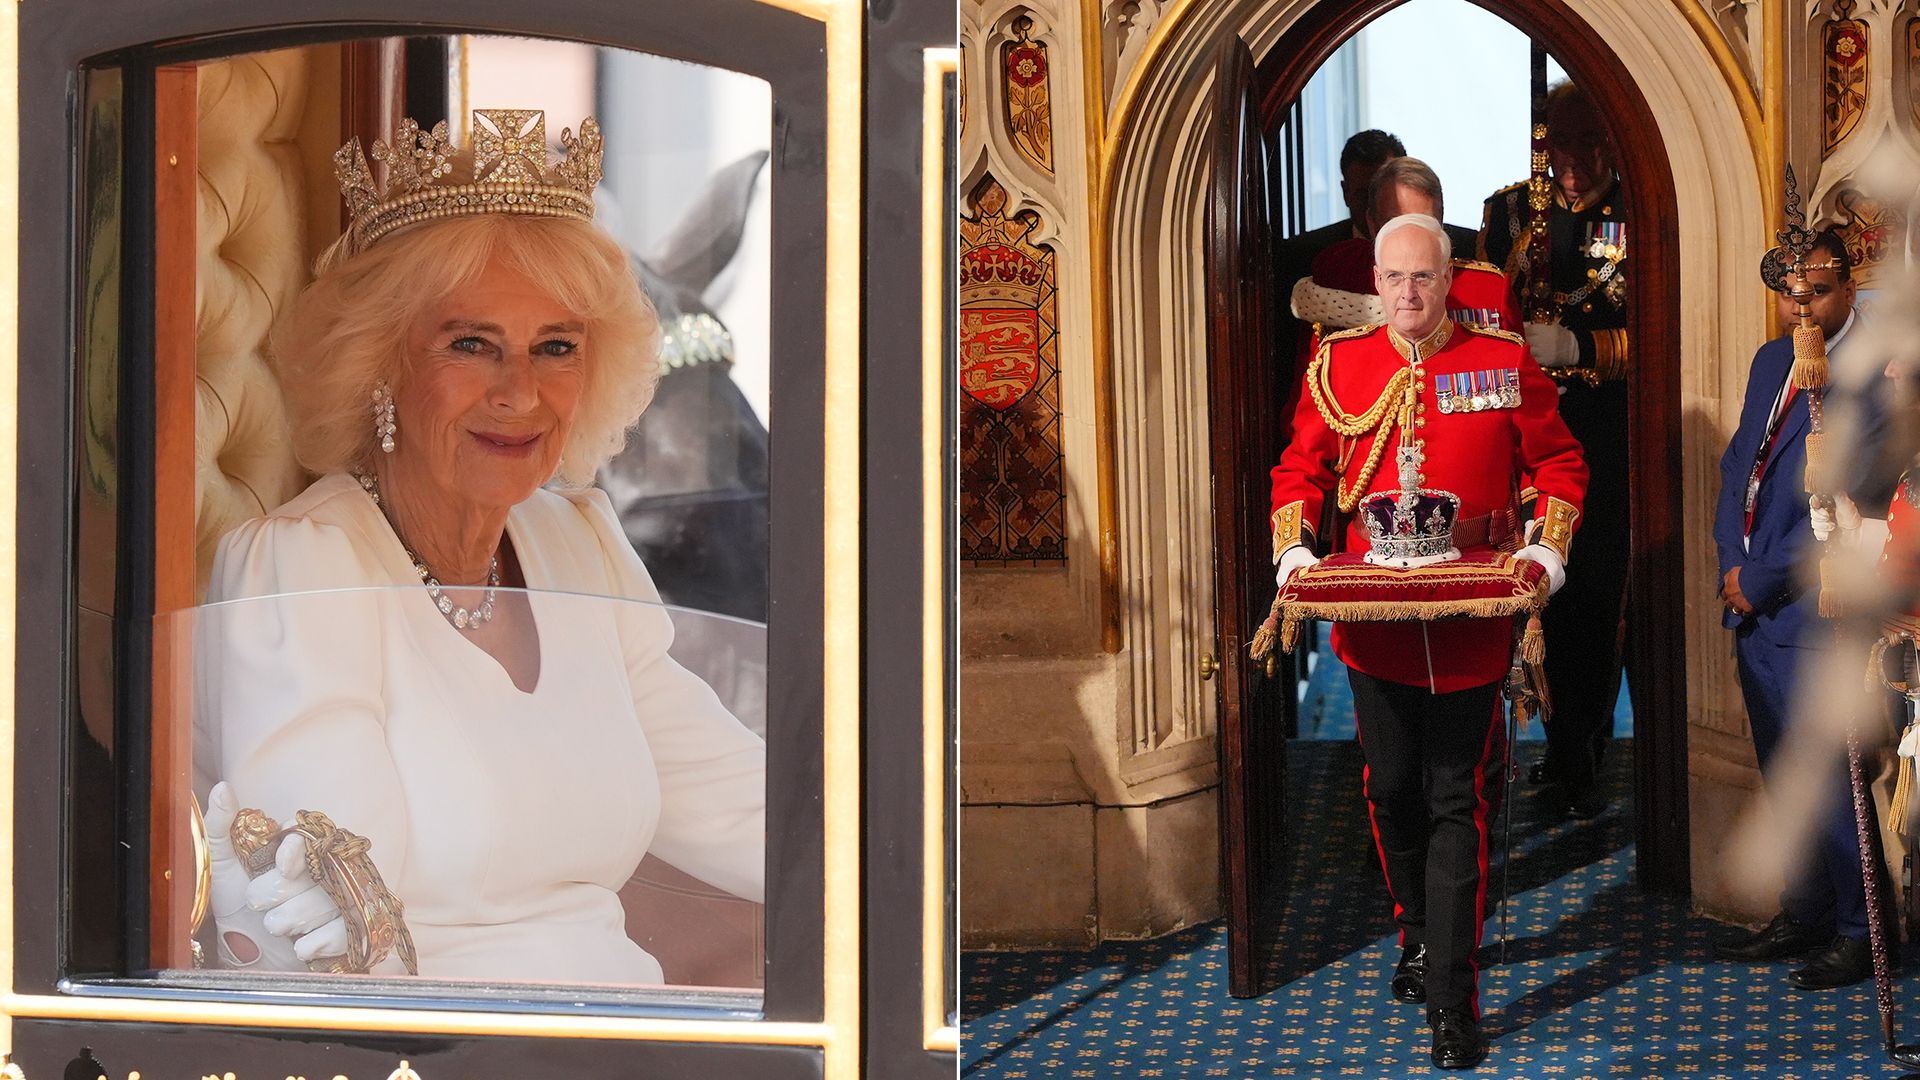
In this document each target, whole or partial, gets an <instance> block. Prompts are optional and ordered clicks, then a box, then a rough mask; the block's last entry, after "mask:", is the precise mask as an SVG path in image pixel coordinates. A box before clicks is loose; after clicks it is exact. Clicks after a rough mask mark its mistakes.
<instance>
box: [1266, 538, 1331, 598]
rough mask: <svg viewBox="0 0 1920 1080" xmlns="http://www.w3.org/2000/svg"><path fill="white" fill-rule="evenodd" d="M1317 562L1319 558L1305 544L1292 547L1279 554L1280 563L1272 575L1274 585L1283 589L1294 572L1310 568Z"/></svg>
mask: <svg viewBox="0 0 1920 1080" xmlns="http://www.w3.org/2000/svg"><path fill="white" fill-rule="evenodd" d="M1319 561H1320V557H1319V556H1317V555H1315V554H1314V553H1313V549H1312V548H1310V547H1308V546H1306V545H1305V544H1295V545H1293V546H1292V547H1290V548H1288V549H1287V550H1285V551H1283V552H1281V553H1280V563H1279V566H1278V568H1277V569H1276V572H1275V573H1274V575H1273V581H1274V584H1276V585H1279V586H1280V587H1282V588H1285V587H1286V584H1287V579H1288V578H1290V577H1292V576H1293V572H1294V571H1295V570H1299V569H1301V568H1303V567H1308V566H1312V565H1313V564H1314V563H1317V562H1319Z"/></svg>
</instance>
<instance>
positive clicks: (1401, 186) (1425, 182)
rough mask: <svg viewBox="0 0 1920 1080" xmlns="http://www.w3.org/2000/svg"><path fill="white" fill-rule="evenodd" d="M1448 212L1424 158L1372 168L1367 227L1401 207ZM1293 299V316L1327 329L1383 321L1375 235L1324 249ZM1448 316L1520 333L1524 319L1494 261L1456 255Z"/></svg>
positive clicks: (1437, 179)
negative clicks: (1375, 274)
mask: <svg viewBox="0 0 1920 1080" xmlns="http://www.w3.org/2000/svg"><path fill="white" fill-rule="evenodd" d="M1445 211H1446V204H1445V200H1444V193H1443V192H1442V190H1441V188H1440V177H1439V176H1438V175H1437V174H1436V173H1434V171H1433V169H1432V168H1431V167H1429V166H1428V165H1427V163H1426V162H1424V161H1421V160H1420V159H1419V158H1412V157H1398V158H1394V159H1393V160H1391V161H1388V162H1387V163H1386V164H1384V165H1382V166H1380V168H1379V169H1378V170H1377V171H1375V172H1374V174H1373V185H1372V187H1371V188H1370V189H1369V191H1368V195H1367V219H1366V220H1367V229H1368V232H1369V233H1372V232H1374V231H1377V230H1378V229H1379V228H1380V226H1381V225H1383V224H1385V223H1386V222H1388V221H1391V220H1393V219H1394V218H1396V217H1399V216H1400V215H1402V214H1425V215H1426V216H1428V217H1431V218H1434V219H1436V220H1445V219H1444V217H1443V215H1444V213H1445ZM1291 300H1292V305H1293V314H1294V316H1295V317H1296V318H1299V319H1303V320H1305V321H1307V322H1310V323H1316V324H1318V325H1319V326H1320V327H1321V330H1322V332H1325V331H1327V330H1332V329H1336V328H1337V329H1346V328H1347V327H1351V326H1361V325H1364V324H1366V323H1370V322H1380V321H1382V319H1383V318H1384V313H1385V308H1384V307H1382V306H1381V304H1380V300H1379V298H1378V297H1377V296H1376V295H1375V289H1374V284H1373V242H1372V240H1370V239H1353V240H1343V241H1341V242H1339V243H1337V244H1334V245H1332V246H1330V247H1328V248H1327V249H1326V250H1325V251H1323V252H1321V253H1320V254H1319V255H1318V256H1316V257H1315V258H1314V260H1313V276H1312V277H1311V278H1302V279H1301V281H1300V282H1299V284H1297V285H1295V286H1294V287H1293V294H1292V298H1291ZM1447 317H1448V318H1451V319H1453V320H1454V321H1455V322H1463V323H1475V324H1477V325H1480V326H1487V327H1492V328H1493V329H1495V330H1511V331H1515V332H1518V331H1519V329H1520V325H1521V324H1520V309H1519V308H1517V307H1515V306H1514V303H1513V290H1512V289H1511V288H1509V287H1508V284H1507V276H1506V275H1505V274H1503V273H1501V272H1500V268H1499V267H1497V266H1494V265H1493V264H1492V263H1484V262H1475V261H1473V260H1471V259H1455V260H1453V284H1452V286H1451V287H1450V288H1449V289H1448V290H1447ZM1315 345H1316V347H1317V345H1318V343H1317V342H1316V343H1315ZM1309 355H1311V350H1309Z"/></svg>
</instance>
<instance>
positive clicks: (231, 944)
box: [206, 781, 307, 971]
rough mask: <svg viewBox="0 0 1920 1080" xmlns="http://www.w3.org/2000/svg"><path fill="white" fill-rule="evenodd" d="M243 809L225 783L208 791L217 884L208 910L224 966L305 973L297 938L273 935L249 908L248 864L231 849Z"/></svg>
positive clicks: (209, 831)
mask: <svg viewBox="0 0 1920 1080" xmlns="http://www.w3.org/2000/svg"><path fill="white" fill-rule="evenodd" d="M239 812H240V804H239V802H238V801H237V800H236V799H235V798H234V795H233V788H232V787H230V786H229V785H228V784H227V783H226V782H225V781H222V782H220V783H218V784H215V785H213V790H212V791H211V792H209V793H208V794H207V813H206V827H207V855H208V860H209V863H210V869H211V872H212V873H211V876H212V878H213V887H212V890H211V895H210V896H209V897H208V904H207V910H208V911H209V912H211V913H212V915H213V926H214V930H215V931H216V934H215V936H216V938H217V939H218V942H217V945H216V948H217V953H218V956H219V958H220V965H221V966H222V967H230V968H251V967H258V968H261V969H263V970H266V971H305V970H306V967H307V966H306V965H305V964H303V963H301V962H300V958H299V957H298V956H297V955H295V953H294V948H293V942H291V941H288V940H287V939H285V938H282V937H276V936H274V935H273V934H272V933H271V932H270V931H268V930H267V927H266V920H265V918H264V917H263V916H262V915H261V914H260V912H257V911H255V910H253V909H252V908H250V907H248V906H247V886H248V885H250V884H252V880H253V879H251V878H249V877H248V876H247V868H246V867H245V866H243V865H241V862H240V857H239V856H238V855H236V854H235V853H234V850H233V819H234V817H235V815H237V814H239Z"/></svg>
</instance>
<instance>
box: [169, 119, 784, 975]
mask: <svg viewBox="0 0 1920 1080" xmlns="http://www.w3.org/2000/svg"><path fill="white" fill-rule="evenodd" d="M529 120H531V124H530V126H529ZM474 130H475V132H476V137H475V145H474V147H473V150H474V152H473V154H472V155H471V165H469V163H468V155H464V154H455V153H454V152H453V150H452V149H451V147H449V146H448V144H447V139H446V134H445V128H444V125H442V126H441V127H438V128H436V129H435V130H434V131H433V132H432V133H430V134H427V133H421V132H419V131H418V129H417V128H415V127H414V126H413V125H412V124H411V122H408V123H407V124H406V125H404V126H403V129H402V138H401V139H399V140H397V142H398V145H397V146H395V147H394V148H392V149H389V148H387V147H386V146H384V145H382V144H375V147H374V156H375V158H376V159H380V160H384V161H386V162H387V164H388V167H389V168H388V175H389V183H388V186H387V188H386V190H385V191H384V192H382V191H379V190H376V189H375V188H374V186H373V182H372V180H371V177H370V174H369V173H368V170H367V166H366V161H365V159H364V158H363V157H361V156H360V154H359V147H358V145H357V143H351V144H349V145H348V147H345V148H343V149H342V152H341V154H340V155H337V156H336V161H337V162H338V163H339V165H340V172H341V179H342V186H343V188H344V190H345V192H346V197H347V200H348V203H349V206H350V207H351V209H352V210H353V211H354V220H353V225H352V228H351V229H350V230H349V232H348V233H347V235H346V236H345V237H343V239H342V241H341V242H340V243H339V244H337V245H336V246H335V247H334V249H332V250H330V251H329V252H328V253H327V254H326V255H323V256H322V257H321V260H320V262H319V265H318V266H317V268H316V269H317V272H316V277H315V280H314V281H313V283H312V284H311V285H310V286H308V288H307V289H306V290H305V292H303V293H302V294H301V296H300V298H299V300H298V302H297V303H296V305H295V306H294V307H293V308H292V310H291V311H289V312H288V313H287V315H286V316H285V318H284V319H283V321H282V322H281V323H280V325H279V326H278V327H277V329H276V331H275V333H274V335H273V338H272V349H273V355H274V359H275V362H276V365H277V370H278V372H279V376H280V379H281V383H282V386H283V388H284V390H285V397H286V401H287V405H288V410H289V413H290V416H291V424H292V435H293V443H294V450H295V453H296V454H297V456H298V458H299V460H300V462H301V463H302V465H304V466H305V467H306V468H307V469H309V470H310V471H312V472H314V473H316V474H318V475H319V476H320V479H319V480H318V481H316V482H315V483H314V484H313V486H312V487H310V488H308V489H307V490H306V491H305V492H304V493H303V494H301V495H300V496H299V497H297V498H295V499H294V500H293V501H292V502H289V503H287V504H286V505H285V506H282V507H280V508H279V509H277V510H275V511H274V512H272V513H271V514H268V515H267V516H266V517H263V518H260V519H257V520H255V521H252V522H249V523H248V524H246V525H243V526H242V527H240V528H238V529H236V530H234V531H233V532H232V533H231V534H229V535H228V536H226V537H225V538H224V540H223V541H222V542H221V545H220V549H219V553H218V556H217V558H216V559H215V562H214V568H213V576H212V582H211V584H210V586H209V590H208V600H209V602H210V603H212V602H216V601H234V600H242V599H244V598H254V597H269V596H280V595H282V594H289V593H311V592H314V591H316V590H358V591H348V592H331V593H325V594H323V595H319V596H311V597H301V598H298V599H297V600H295V599H288V600H281V601H260V600H252V601H250V602H248V603H243V604H234V605H228V606H227V607H226V608H224V609H223V608H213V609H210V610H209V612H208V613H207V618H206V620H205V621H204V622H203V631H202V642H203V643H202V645H201V646H200V649H199V651H200V653H201V655H200V657H199V659H200V663H201V667H200V700H201V706H200V710H201V714H202V716H203V719H204V722H206V723H208V724H209V725H212V726H213V727H214V728H215V735H214V742H216V743H217V747H216V748H215V749H214V750H213V751H212V752H213V753H214V754H215V755H216V756H217V762H218V769H219V775H221V776H222V777H224V779H225V782H224V783H222V784H221V785H219V786H217V787H215V788H214V789H213V791H212V793H211V794H210V796H209V809H208V814H207V824H208V830H209V833H210V836H211V840H212V843H213V847H214V856H215V867H214V876H215V883H214V890H213V897H212V911H213V914H214V916H215V920H216V927H217V929H218V938H219V954H220V957H221V960H222V962H223V964H225V965H226V966H238V967H255V968H268V969H282V970H300V969H304V968H305V967H307V966H308V964H309V963H312V964H313V965H314V966H323V965H324V964H325V963H326V962H327V961H328V959H329V958H334V957H339V956H341V955H343V954H345V953H346V952H347V951H348V945H349V937H350V934H349V928H348V920H343V919H342V917H341V912H340V909H339V907H338V905H337V904H336V903H335V900H334V898H333V896H331V895H329V893H328V891H327V890H325V889H323V888H320V887H319V886H318V885H317V884H316V882H315V880H314V878H313V876H312V874H311V873H310V872H309V868H308V865H307V860H306V858H305V852H304V847H303V845H304V843H305V841H304V839H303V838H302V837H300V836H291V835H290V836H288V837H286V838H285V840H284V841H283V842H281V843H280V844H279V846H278V848H277V850H274V851H271V852H269V853H268V854H269V855H270V856H272V857H273V858H272V865H271V866H270V867H267V868H265V871H264V872H263V873H259V874H258V876H257V877H254V878H252V879H249V878H248V876H247V872H246V871H245V870H244V869H243V868H242V867H241V866H240V863H239V860H238V859H237V858H236V857H235V854H234V852H233V841H234V839H235V838H234V837H233V836H230V830H231V828H232V825H233V822H234V818H235V815H236V812H238V811H239V810H240V808H241V807H248V808H257V809H259V810H261V811H264V812H265V814H266V815H268V816H269V817H271V818H273V819H274V820H276V821H277V822H281V823H291V822H292V820H293V818H294V815H295V813H296V811H299V810H317V811H321V812H323V813H325V814H326V815H328V816H329V817H330V818H331V819H332V820H333V821H334V822H335V823H337V824H338V825H339V826H340V827H341V828H343V829H348V830H351V831H352V832H354V833H356V834H358V835H360V836H362V837H365V838H366V839H367V840H368V841H370V843H371V847H370V849H368V850H367V852H366V854H367V855H368V856H369V857H370V858H371V861H372V863H373V865H374V867H375V868H377V874H378V878H379V879H383V880H384V883H385V887H386V888H387V889H390V890H391V893H392V894H393V895H394V896H396V897H397V898H398V899H399V901H400V902H401V903H402V904H404V906H405V915H404V918H405V923H406V925H407V927H408V928H409V929H410V931H411V937H412V941H413V944H414V946H415V948H416V949H417V954H418V970H419V973H420V974H422V975H428V976H441V977H476V978H485V979H489V980H495V981H513V980H541V981H545V980H560V981H568V982H618V983H658V982H660V981H662V973H661V969H660V966H659V964H658V963H657V962H656V961H655V960H654V959H653V957H651V956H650V955H648V954H647V953H646V952H645V951H643V950H642V949H641V948H640V947H639V946H638V945H636V944H635V943H634V942H633V941H632V940H630V939H629V938H628V937H627V935H626V932H625V929H624V916H623V911H622V908H621V904H620V900H619V897H618V895H617V891H618V890H619V889H620V887H621V886H622V885H623V884H625V883H626V882H627V881H628V879H629V878H630V877H631V875H632V873H633V871H634V868H635V867H636V865H637V864H638V863H639V862H640V860H641V858H642V856H644V855H646V854H647V853H649V852H651V853H653V854H655V855H657V856H659V857H660V858H662V859H664V860H666V861H667V862H669V863H671V864H673V865H674V866H676V867H678V868H680V869H681V870H684V871H686V872H688V873H690V874H692V875H694V876H696V877H698V878H700V879H702V880H704V881H707V882H709V883H711V884H713V885H716V886H718V887H720V888H723V889H725V890H727V891H729V892H731V893H734V894H736V895H738V896H741V897H745V898H748V899H752V900H759V899H760V897H761V892H762V886H763V878H764V867H763V863H764V850H765V801H764V776H765V748H764V745H763V743H762V742H761V740H760V739H759V738H758V737H757V736H755V735H754V734H752V733H751V732H750V731H748V730H747V729H746V728H744V727H742V726H741V725H740V724H739V723H738V722H737V721H736V720H735V719H734V717H733V716H731V715H730V714H729V713H728V712H727V710H726V709H725V708H724V707H723V706H722V705H721V704H720V702H719V701H718V699H717V698H716V697H715V695H714V694H713V692H712V691H711V690H709V689H708V687H707V686H706V685H705V684H704V683H702V682H700V681H699V680H698V679H697V678H695V677H694V676H693V675H691V674H690V673H688V672H687V671H686V670H684V669H682V668H681V667H680V666H679V665H678V664H676V663H675V662H674V661H673V660H672V659H671V658H669V657H668V655H667V649H668V646H669V644H670V643H671V640H672V628H671V625H670V623H669V621H668V619H667V616H666V615H665V613H664V612H662V611H661V610H660V609H658V608H654V607H648V606H646V605H644V604H634V603H627V604H616V603H611V602H606V603H599V604H591V605H589V604H586V603H583V602H580V601H579V600H578V599H577V598H574V599H570V598H567V597H562V596H559V595H557V594H559V593H574V594H595V595H599V596H610V597H622V598H629V599H631V600H635V601H657V600H658V593H657V592H656V591H655V589H654V585H653V582H652V581H651V580H650V579H649V577H648V575H647V571H646V569H645V567H643V566H642V565H641V563H640V561H639V559H638V558H637V557H636V556H635V554H634V552H633V549H632V547H631V546H630V545H629V544H628V542H627V540H626V538H625V536H624V535H623V534H622V531H621V529H620V526H619V523H618V522H617V520H616V519H615V517H614V515H613V512H612V510H611V508H610V506H609V504H608V502H607V499H606V497H605V496H604V495H603V494H602V493H601V492H599V491H596V490H593V489H591V488H589V487H587V486H586V485H587V484H588V483H589V482H590V481H591V479H592V477H593V476H594V473H595V470H596V469H597V468H598V467H599V465H600V464H601V463H602V462H603V461H605V460H606V459H607V458H608V457H609V456H610V455H611V454H612V453H614V452H615V451H616V450H618V448H619V447H620V445H621V443H622V441H623V438H624V436H625V432H626V429H627V428H628V427H629V426H630V425H631V424H632V423H633V422H634V421H635V420H636V419H637V418H638V416H639V414H640V412H641V410H642V409H643V408H645V406H646V404H647V401H648V399H649V398H650V396H651V394H652V388H653V384H654V379H655V375H656V362H655V357H654V351H655V346H656V343H657V338H658V331H657V326H656V321H655V318H654V313H653V309H652V306H651V305H650V304H649V303H648V301H647V299H646V297H645V296H644V295H643V294H642V293H641V291H640V289H639V287H638V286H637V284H636V283H635V281H634V278H633V275H632V273H631V271H630V270H629V268H628V264H627V260H626V256H625V254H624V253H623V252H622V251H621V250H620V248H619V247H618V246H617V245H616V244H615V242H614V241H613V240H612V239H611V238H610V237H608V236H607V235H606V234H605V233H604V232H602V231H601V230H599V229H598V228H597V227H596V226H594V225H593V224H592V223H591V221H590V220H588V219H589V218H590V216H591V214H592V201H591V191H592V187H593V185H594V184H595V183H596V182H597V181H598V179H599V159H600V144H599V137H598V133H597V130H596V129H595V128H594V127H593V122H592V120H591V119H589V120H588V121H587V122H586V123H585V124H583V125H582V131H581V133H580V136H579V138H577V139H576V138H574V137H573V136H572V135H571V133H568V134H565V135H563V138H562V143H563V145H564V146H565V147H566V148H567V156H566V159H565V160H563V161H561V162H560V163H558V164H557V165H555V166H553V167H551V168H548V167H547V164H546V160H545V158H546V146H545V138H544V134H543V133H542V131H541V121H540V119H539V114H537V113H527V112H516V113H507V112H498V111H495V112H483V113H476V115H475V124H474ZM423 585H424V588H423V587H422V586H423ZM378 586H408V588H404V589H395V588H368V587H378ZM520 589H526V590H534V591H532V592H523V591H516V590H520ZM263 861H264V860H263ZM255 869H256V871H258V870H260V869H261V868H260V867H259V866H256V868H255ZM375 970H397V964H396V963H395V961H394V960H392V959H389V960H388V961H387V963H386V964H385V965H384V966H382V967H377V968H376V969H375Z"/></svg>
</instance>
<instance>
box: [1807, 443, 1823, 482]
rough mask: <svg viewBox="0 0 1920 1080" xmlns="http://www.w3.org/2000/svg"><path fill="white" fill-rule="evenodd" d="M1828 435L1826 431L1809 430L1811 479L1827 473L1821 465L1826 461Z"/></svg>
mask: <svg viewBox="0 0 1920 1080" xmlns="http://www.w3.org/2000/svg"><path fill="white" fill-rule="evenodd" d="M1826 450H1827V436H1826V433H1825V432H1820V431H1809V432H1807V473H1806V475H1807V477H1808V478H1809V479H1813V478H1817V477H1820V476H1824V475H1826V474H1825V472H1824V471H1823V470H1822V469H1821V465H1823V464H1824V463H1825V462H1826V456H1825V455H1826Z"/></svg>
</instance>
